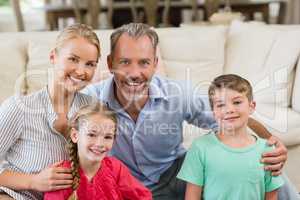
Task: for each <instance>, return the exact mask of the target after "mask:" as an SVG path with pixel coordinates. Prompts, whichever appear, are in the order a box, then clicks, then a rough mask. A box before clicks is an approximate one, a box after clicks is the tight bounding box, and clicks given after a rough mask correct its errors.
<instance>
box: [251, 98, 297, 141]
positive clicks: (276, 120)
mask: <svg viewBox="0 0 300 200" xmlns="http://www.w3.org/2000/svg"><path fill="white" fill-rule="evenodd" d="M253 117H254V118H255V119H257V120H258V121H260V122H262V123H263V124H264V125H265V126H266V127H267V128H268V130H269V131H270V132H271V133H272V134H274V135H276V136H278V137H279V138H280V139H281V140H282V141H283V143H284V144H285V145H286V146H292V145H296V144H299V143H300V134H299V133H300V126H299V122H300V115H299V113H298V112H296V111H294V110H293V109H291V108H287V107H283V106H276V104H266V103H258V104H257V108H256V111H255V113H254V115H253Z"/></svg>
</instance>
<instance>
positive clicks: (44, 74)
mask: <svg viewBox="0 0 300 200" xmlns="http://www.w3.org/2000/svg"><path fill="white" fill-rule="evenodd" d="M96 33H97V35H98V37H99V40H100V47H101V58H100V60H99V63H98V67H97V69H96V72H95V75H94V77H93V80H92V82H98V81H101V80H104V79H106V78H108V77H109V76H111V74H110V72H109V70H108V67H107V62H106V59H107V56H108V54H109V53H110V35H111V33H112V30H101V31H96ZM57 35H58V32H45V33H32V35H31V36H30V37H28V38H27V39H28V40H29V47H28V58H29V61H28V66H27V72H28V73H27V83H28V92H29V93H31V92H33V91H36V90H38V89H40V88H41V87H43V86H45V85H46V84H47V81H46V80H47V79H48V77H49V75H50V74H49V73H50V72H51V71H52V69H53V67H52V65H51V63H50V60H49V53H50V51H51V50H52V49H53V48H54V45H55V39H56V37H57ZM158 58H159V62H158V66H157V73H158V74H160V75H164V76H166V72H165V69H164V64H163V61H162V60H161V56H160V51H159V49H158Z"/></svg>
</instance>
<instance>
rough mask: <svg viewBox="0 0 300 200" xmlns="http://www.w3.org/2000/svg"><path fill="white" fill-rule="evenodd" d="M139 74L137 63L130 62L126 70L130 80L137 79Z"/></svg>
mask: <svg viewBox="0 0 300 200" xmlns="http://www.w3.org/2000/svg"><path fill="white" fill-rule="evenodd" d="M140 74H141V69H140V66H139V65H138V64H132V65H131V66H130V67H129V69H128V71H127V76H128V78H130V79H131V80H132V81H136V80H137V79H139V77H140Z"/></svg>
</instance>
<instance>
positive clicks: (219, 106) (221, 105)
mask: <svg viewBox="0 0 300 200" xmlns="http://www.w3.org/2000/svg"><path fill="white" fill-rule="evenodd" d="M216 106H217V108H221V107H223V106H225V104H217V105H216Z"/></svg>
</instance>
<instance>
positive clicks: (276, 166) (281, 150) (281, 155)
mask: <svg viewBox="0 0 300 200" xmlns="http://www.w3.org/2000/svg"><path fill="white" fill-rule="evenodd" d="M267 143H268V145H270V146H272V145H274V146H275V149H273V150H272V151H269V152H265V153H264V154H263V155H262V162H263V163H265V164H266V166H265V170H269V171H272V175H273V176H278V175H280V174H281V172H282V168H283V166H284V163H285V162H286V160H287V148H286V147H285V146H284V144H283V143H282V142H281V141H280V139H279V138H277V137H275V136H271V137H270V138H269V139H268V140H267Z"/></svg>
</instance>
